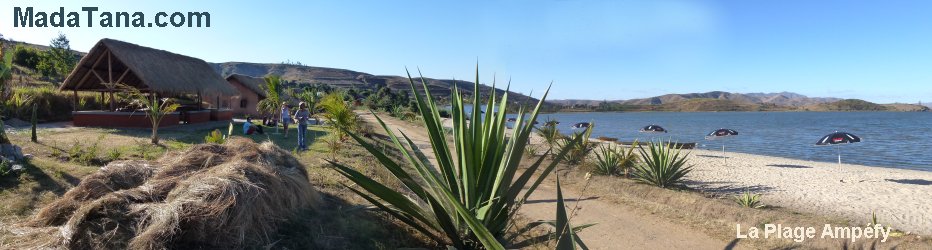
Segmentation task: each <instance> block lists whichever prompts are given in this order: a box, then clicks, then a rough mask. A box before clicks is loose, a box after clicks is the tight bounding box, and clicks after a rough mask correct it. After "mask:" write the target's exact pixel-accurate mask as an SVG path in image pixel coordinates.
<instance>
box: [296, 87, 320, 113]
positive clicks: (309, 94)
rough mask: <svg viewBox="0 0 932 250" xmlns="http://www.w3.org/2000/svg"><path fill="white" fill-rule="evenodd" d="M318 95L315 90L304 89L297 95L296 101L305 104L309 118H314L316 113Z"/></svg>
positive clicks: (318, 100)
mask: <svg viewBox="0 0 932 250" xmlns="http://www.w3.org/2000/svg"><path fill="white" fill-rule="evenodd" d="M320 93H321V92H319V91H317V90H316V89H304V91H302V92H301V93H300V94H298V95H297V97H298V99H299V100H301V101H302V102H304V103H306V104H307V111H308V112H309V113H310V115H311V116H315V115H316V114H317V111H318V107H317V103H318V102H320V98H321V97H320Z"/></svg>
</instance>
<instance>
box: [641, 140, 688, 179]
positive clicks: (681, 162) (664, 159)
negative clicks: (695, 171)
mask: <svg viewBox="0 0 932 250" xmlns="http://www.w3.org/2000/svg"><path fill="white" fill-rule="evenodd" d="M671 144H673V143H672V142H666V143H664V142H662V141H661V142H660V143H650V144H649V145H648V146H647V147H648V150H645V149H644V148H643V147H638V150H639V151H640V153H641V159H642V160H643V162H644V163H643V164H638V165H635V168H634V169H635V171H634V178H635V179H636V180H638V181H641V182H644V183H647V184H651V185H654V186H658V187H662V188H667V187H673V186H674V185H677V184H680V182H681V181H682V179H683V177H684V176H686V174H688V173H689V171H691V170H692V167H690V166H686V157H687V156H689V154H688V153H687V154H680V150H679V149H674V148H671V146H672V145H671Z"/></svg>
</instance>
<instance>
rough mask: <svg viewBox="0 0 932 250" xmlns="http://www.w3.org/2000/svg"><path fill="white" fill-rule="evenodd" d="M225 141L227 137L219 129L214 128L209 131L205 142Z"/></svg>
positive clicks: (220, 142) (217, 142) (216, 142)
mask: <svg viewBox="0 0 932 250" xmlns="http://www.w3.org/2000/svg"><path fill="white" fill-rule="evenodd" d="M225 141H226V137H225V136H223V133H221V132H220V130H219V129H214V131H211V132H210V133H207V136H204V143H214V144H223V143H224V142H225Z"/></svg>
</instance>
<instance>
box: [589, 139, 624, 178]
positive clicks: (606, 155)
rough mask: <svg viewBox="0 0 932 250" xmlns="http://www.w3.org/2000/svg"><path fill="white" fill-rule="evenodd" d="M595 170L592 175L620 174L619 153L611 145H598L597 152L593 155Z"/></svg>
mask: <svg viewBox="0 0 932 250" xmlns="http://www.w3.org/2000/svg"><path fill="white" fill-rule="evenodd" d="M595 159H596V161H595V169H593V170H592V173H593V174H597V175H618V174H620V173H621V171H620V170H621V161H622V159H621V153H619V152H618V149H617V148H615V146H612V145H604V144H603V145H600V146H599V151H598V152H596V154H595Z"/></svg>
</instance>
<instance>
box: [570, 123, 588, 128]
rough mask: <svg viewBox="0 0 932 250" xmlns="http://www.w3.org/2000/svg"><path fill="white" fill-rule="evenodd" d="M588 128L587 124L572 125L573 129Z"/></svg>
mask: <svg viewBox="0 0 932 250" xmlns="http://www.w3.org/2000/svg"><path fill="white" fill-rule="evenodd" d="M588 127H589V123H588V122H580V123H576V124H573V128H588Z"/></svg>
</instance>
